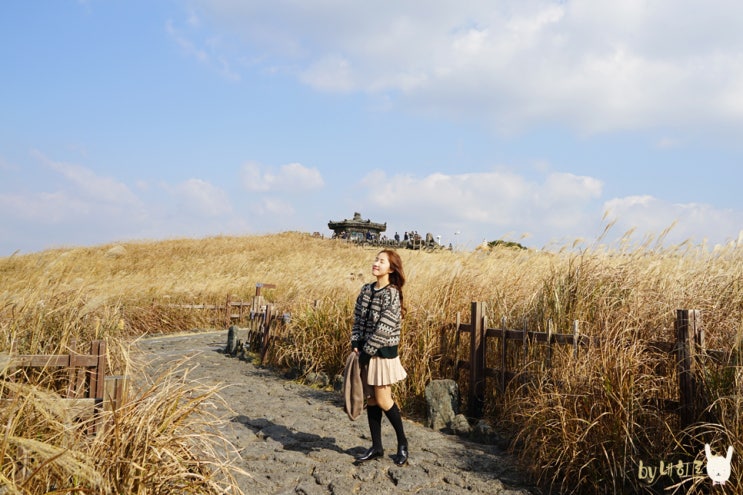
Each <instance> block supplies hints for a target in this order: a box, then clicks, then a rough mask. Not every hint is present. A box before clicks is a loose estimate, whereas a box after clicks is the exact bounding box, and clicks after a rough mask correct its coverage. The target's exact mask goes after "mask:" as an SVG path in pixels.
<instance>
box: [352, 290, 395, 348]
mask: <svg viewBox="0 0 743 495" xmlns="http://www.w3.org/2000/svg"><path fill="white" fill-rule="evenodd" d="M374 286H375V282H372V283H368V284H364V286H363V287H362V288H361V292H360V293H359V295H358V297H357V298H356V306H355V307H354V311H353V316H354V318H353V329H352V330H351V346H352V347H353V348H354V349H361V350H363V351H364V352H365V353H367V354H369V355H370V356H379V357H382V358H387V359H392V358H395V357H397V347H398V345H399V344H400V330H401V327H402V321H401V320H402V317H401V303H400V292H399V291H398V290H397V288H396V287H394V286H392V285H387V286H385V287H382V288H381V289H375V288H374Z"/></svg>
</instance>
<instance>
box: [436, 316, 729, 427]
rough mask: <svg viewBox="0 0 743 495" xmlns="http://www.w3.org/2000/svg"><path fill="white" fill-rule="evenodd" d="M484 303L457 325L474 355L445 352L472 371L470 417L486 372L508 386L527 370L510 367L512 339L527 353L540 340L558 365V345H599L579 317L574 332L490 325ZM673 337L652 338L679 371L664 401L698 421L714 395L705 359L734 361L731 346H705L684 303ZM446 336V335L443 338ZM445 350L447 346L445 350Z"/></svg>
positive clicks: (478, 408) (687, 421)
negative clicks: (490, 348)
mask: <svg viewBox="0 0 743 495" xmlns="http://www.w3.org/2000/svg"><path fill="white" fill-rule="evenodd" d="M483 312H484V303H481V302H473V303H472V305H471V311H470V323H469V324H464V323H461V321H460V315H459V314H457V320H456V323H455V325H454V328H455V332H456V334H455V349H458V348H459V342H460V335H461V334H464V333H468V334H469V356H468V359H467V360H464V359H456V357H455V358H454V359H452V358H451V357H449V356H445V357H444V362H445V363H447V362H448V363H451V362H453V363H454V375H455V379H458V378H459V374H460V370H467V371H468V372H469V387H468V399H467V406H468V414H469V415H470V416H471V417H481V416H482V411H483V405H484V401H485V395H486V384H487V378H492V379H496V380H497V382H498V390H499V391H500V392H501V393H502V392H504V391H505V389H506V386H507V385H508V383H509V381H511V380H512V379H514V378H515V377H516V376H525V374H524V372H523V370H516V371H512V370H509V369H508V352H509V342H512V343H518V344H519V345H520V347H521V352H522V354H523V356H527V353H528V349H529V346H530V345H532V344H534V343H539V344H541V345H542V346H543V347H544V348H545V352H544V362H543V365H544V367H545V368H547V369H549V368H551V367H552V366H553V363H552V358H553V349H554V346H555V345H562V346H566V345H569V346H572V347H573V354H574V356H576V357H577V356H578V353H579V350H580V349H581V348H583V347H586V346H589V345H596V344H598V343H599V340H597V339H592V338H590V337H588V336H586V335H581V333H580V327H579V324H578V321H574V322H573V325H572V331H571V332H570V333H557V332H556V331H555V330H554V328H553V325H552V322H551V321H550V322H548V326H547V331H546V332H535V331H529V330H528V329H527V328H526V324H524V328H522V329H509V328H507V327H506V319H505V318H502V319H501V325H500V327H499V328H488V322H487V317H485V316H484V315H483ZM674 328H675V337H676V340H675V341H674V342H648V343H647V349H648V351H649V352H661V353H665V354H670V355H672V356H674V358H675V362H676V373H677V376H678V391H679V394H678V397H679V399H678V400H677V401H675V400H674V401H664V404H665V407H666V408H668V409H670V410H672V411H674V412H676V413H678V414H679V418H680V420H681V425H682V427H685V426H688V425H691V424H692V423H694V422H695V421H697V420H698V419H699V417H700V415H701V414H702V412H703V411H704V410H705V409H706V408H707V405H708V404H709V400H710V399H709V397H708V396H707V393H706V390H705V388H704V381H703V379H702V377H703V376H704V372H705V363H706V362H708V361H711V362H713V363H716V364H719V365H722V366H732V365H733V364H734V360H733V358H732V351H720V350H708V349H706V348H705V338H704V329H703V326H702V319H701V314H700V311H699V310H688V309H679V310H677V311H676V319H675V323H674ZM488 338H496V339H499V340H500V342H501V345H500V348H499V350H500V352H499V353H498V355H497V356H492V357H493V358H495V359H496V360H497V361H498V366H497V367H488V366H487V364H486V362H487V358H488V357H490V356H486V349H487V346H486V341H487V339H488ZM444 341H445V339H444V337H443V336H442V342H444ZM444 353H445V354H446V350H444Z"/></svg>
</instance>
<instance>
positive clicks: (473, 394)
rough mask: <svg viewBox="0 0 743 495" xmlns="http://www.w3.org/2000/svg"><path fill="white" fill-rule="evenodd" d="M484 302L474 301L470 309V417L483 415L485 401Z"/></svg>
mask: <svg viewBox="0 0 743 495" xmlns="http://www.w3.org/2000/svg"><path fill="white" fill-rule="evenodd" d="M482 313H483V311H482V303H480V302H473V303H472V306H471V311H470V322H471V325H472V334H471V335H470V390H469V399H468V401H467V405H468V409H469V415H470V417H475V418H479V417H481V416H482V406H483V404H484V402H485V374H484V368H485V365H484V358H485V339H484V338H483V328H482Z"/></svg>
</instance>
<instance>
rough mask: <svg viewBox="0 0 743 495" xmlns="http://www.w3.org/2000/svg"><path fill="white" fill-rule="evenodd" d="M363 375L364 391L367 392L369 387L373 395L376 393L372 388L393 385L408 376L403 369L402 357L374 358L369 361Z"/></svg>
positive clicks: (362, 371)
mask: <svg viewBox="0 0 743 495" xmlns="http://www.w3.org/2000/svg"><path fill="white" fill-rule="evenodd" d="M364 371H366V379H364ZM361 373H362V375H361V378H362V382H363V383H364V391H365V392H367V391H368V390H367V387H369V389H370V390H371V392H372V393H373V392H374V389H372V388H371V387H372V386H375V385H376V386H377V387H379V386H382V385H392V384H394V383H397V382H400V381H402V380H404V379H405V378H406V377H407V376H408V374H407V372H406V371H405V368H403V367H402V363H401V362H400V356H397V357H394V358H392V359H385V358H381V357H377V356H374V357H372V358H371V360H369V364H368V365H367V366H365V367H364V368H363V369H362V370H361ZM366 395H369V394H366Z"/></svg>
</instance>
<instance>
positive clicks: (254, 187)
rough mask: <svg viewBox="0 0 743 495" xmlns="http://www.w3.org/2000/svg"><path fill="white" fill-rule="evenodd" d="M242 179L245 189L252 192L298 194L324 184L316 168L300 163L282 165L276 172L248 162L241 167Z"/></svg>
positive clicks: (270, 168) (267, 167) (271, 168)
mask: <svg viewBox="0 0 743 495" xmlns="http://www.w3.org/2000/svg"><path fill="white" fill-rule="evenodd" d="M242 179H243V186H244V187H245V189H246V190H248V191H253V192H275V191H280V192H300V191H309V190H312V189H319V188H321V187H323V185H324V184H325V182H324V181H323V178H322V175H321V174H320V171H319V170H318V169H317V168H314V167H313V168H308V167H305V166H304V165H302V164H300V163H289V164H287V165H282V166H280V167H279V169H278V171H276V170H275V169H274V167H269V166H264V165H261V164H259V163H255V162H248V163H245V164H244V165H243V166H242Z"/></svg>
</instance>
